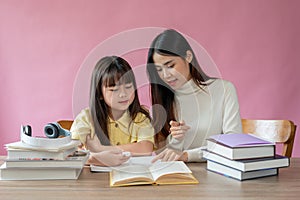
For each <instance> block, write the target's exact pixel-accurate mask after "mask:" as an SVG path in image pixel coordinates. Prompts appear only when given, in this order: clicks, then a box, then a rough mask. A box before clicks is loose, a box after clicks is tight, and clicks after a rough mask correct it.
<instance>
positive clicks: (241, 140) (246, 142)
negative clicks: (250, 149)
mask: <svg viewBox="0 0 300 200" xmlns="http://www.w3.org/2000/svg"><path fill="white" fill-rule="evenodd" d="M210 139H213V140H215V141H216V142H217V143H221V144H224V145H226V146H229V147H247V146H261V145H263V146H265V145H274V143H272V142H270V141H267V140H264V139H261V138H258V137H257V136H254V135H253V134H245V133H229V134H218V135H213V136H211V137H210Z"/></svg>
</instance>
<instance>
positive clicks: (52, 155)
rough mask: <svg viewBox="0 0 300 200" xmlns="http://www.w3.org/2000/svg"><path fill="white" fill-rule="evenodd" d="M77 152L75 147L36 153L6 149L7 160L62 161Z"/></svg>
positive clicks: (35, 151)
mask: <svg viewBox="0 0 300 200" xmlns="http://www.w3.org/2000/svg"><path fill="white" fill-rule="evenodd" d="M76 150H77V147H72V148H70V149H65V150H61V151H38V150H29V149H14V148H8V149H7V159H29V158H31V159H33V158H44V159H55V160H64V159H65V158H66V157H68V156H69V155H70V154H73V153H74V152H75V151H76Z"/></svg>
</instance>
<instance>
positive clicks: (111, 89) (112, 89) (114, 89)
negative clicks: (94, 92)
mask: <svg viewBox="0 0 300 200" xmlns="http://www.w3.org/2000/svg"><path fill="white" fill-rule="evenodd" d="M118 89H119V88H118V87H113V88H109V89H108V90H109V91H112V92H114V91H118Z"/></svg>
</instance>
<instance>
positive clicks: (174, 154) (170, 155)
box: [151, 148, 188, 163]
mask: <svg viewBox="0 0 300 200" xmlns="http://www.w3.org/2000/svg"><path fill="white" fill-rule="evenodd" d="M157 160H161V161H175V160H181V161H184V162H187V161H188V156H187V153H186V152H180V151H175V150H173V149H169V148H166V149H165V150H164V151H162V152H161V153H160V154H158V155H157V156H156V157H155V158H154V159H153V160H152V161H151V162H152V163H154V162H156V161H157Z"/></svg>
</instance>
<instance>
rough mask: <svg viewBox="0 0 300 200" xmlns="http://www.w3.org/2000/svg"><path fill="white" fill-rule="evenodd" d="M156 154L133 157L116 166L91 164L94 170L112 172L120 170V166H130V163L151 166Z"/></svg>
mask: <svg viewBox="0 0 300 200" xmlns="http://www.w3.org/2000/svg"><path fill="white" fill-rule="evenodd" d="M154 157H155V156H139V157H131V158H130V159H129V160H128V161H127V162H125V163H123V164H122V165H120V166H116V167H104V166H97V165H91V171H92V172H111V171H112V170H119V168H122V167H125V166H128V165H143V166H150V165H152V163H151V161H152V160H153V159H154Z"/></svg>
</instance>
